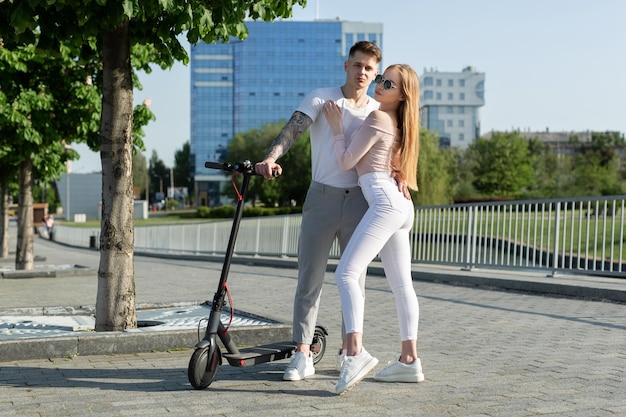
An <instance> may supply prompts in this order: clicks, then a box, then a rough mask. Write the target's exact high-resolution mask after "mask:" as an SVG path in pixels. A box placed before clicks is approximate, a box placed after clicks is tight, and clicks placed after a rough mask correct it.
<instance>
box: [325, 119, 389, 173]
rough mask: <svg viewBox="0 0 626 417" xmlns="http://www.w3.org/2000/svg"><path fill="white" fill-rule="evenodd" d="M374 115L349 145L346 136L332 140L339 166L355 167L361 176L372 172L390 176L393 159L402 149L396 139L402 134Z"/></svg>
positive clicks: (360, 128) (358, 130) (364, 123)
mask: <svg viewBox="0 0 626 417" xmlns="http://www.w3.org/2000/svg"><path fill="white" fill-rule="evenodd" d="M374 114H375V113H372V114H370V115H369V116H367V118H366V119H365V121H364V122H363V124H362V125H361V126H360V127H359V128H358V129H357V130H356V131H355V132H354V134H353V135H352V137H351V138H350V143H349V144H347V143H346V138H345V136H344V135H337V136H335V137H334V139H333V143H334V146H335V153H336V154H337V161H338V162H339V166H341V168H342V169H352V168H354V167H355V166H356V172H357V174H358V175H359V176H361V175H363V174H367V173H370V172H391V171H392V169H391V160H392V157H391V155H392V154H393V152H394V149H398V148H399V144H398V143H397V142H398V139H397V138H398V136H399V133H400V131H399V130H398V129H397V128H396V127H395V126H392V125H391V124H390V123H389V121H383V120H379V119H376V118H375V115H374ZM394 145H395V147H394Z"/></svg>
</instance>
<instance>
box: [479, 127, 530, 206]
mask: <svg viewBox="0 0 626 417" xmlns="http://www.w3.org/2000/svg"><path fill="white" fill-rule="evenodd" d="M468 151H469V157H470V158H472V159H473V164H472V173H473V175H474V181H473V185H474V187H476V189H477V190H478V191H479V192H481V193H483V194H485V195H487V196H490V197H512V196H515V195H517V194H519V193H520V192H522V191H523V190H524V189H525V188H526V187H528V186H530V185H531V184H532V181H533V158H532V156H531V155H530V154H529V150H528V144H527V141H526V140H525V139H523V138H522V137H521V136H520V135H519V133H518V132H512V133H508V132H496V133H494V134H493V136H492V137H491V138H490V139H485V138H478V139H476V140H475V141H474V142H473V143H472V144H471V145H470V146H469V148H468Z"/></svg>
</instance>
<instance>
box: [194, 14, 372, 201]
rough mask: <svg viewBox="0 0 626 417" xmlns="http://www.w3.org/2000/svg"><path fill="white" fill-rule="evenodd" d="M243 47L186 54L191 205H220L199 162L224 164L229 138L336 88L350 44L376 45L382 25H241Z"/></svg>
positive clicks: (217, 183) (211, 173)
mask: <svg viewBox="0 0 626 417" xmlns="http://www.w3.org/2000/svg"><path fill="white" fill-rule="evenodd" d="M246 26H247V27H248V31H249V35H248V38H246V39H245V40H243V41H240V40H238V39H232V40H231V42H229V43H218V44H206V43H199V44H197V45H195V46H192V49H191V140H190V146H191V165H192V168H191V169H192V171H193V172H192V173H191V174H192V175H193V178H194V182H195V190H196V195H195V201H196V204H197V205H199V206H200V205H211V206H212V205H217V204H219V194H220V188H221V186H222V184H223V183H224V182H225V179H224V176H223V174H222V173H221V172H219V171H216V170H209V169H206V168H204V163H205V161H223V160H224V158H227V155H226V149H227V147H228V143H229V142H230V141H231V139H232V138H233V136H234V135H235V134H236V133H239V132H245V131H248V130H250V129H256V128H259V127H261V126H263V125H265V124H267V123H272V122H278V121H287V120H288V119H289V118H290V117H291V114H292V113H293V111H294V110H295V109H296V107H297V106H298V105H299V104H300V102H301V101H302V99H303V98H304V97H305V96H306V94H308V93H309V92H310V91H311V90H313V89H315V88H318V87H329V86H341V85H343V83H344V82H345V79H346V74H345V72H344V70H343V63H344V62H345V61H346V59H347V56H348V52H349V50H350V47H351V46H352V45H354V43H355V42H358V41H361V40H369V41H372V42H375V43H376V44H377V45H380V46H382V30H383V28H382V24H381V23H361V22H344V21H339V20H332V21H325V20H317V21H313V22H298V21H277V22H274V23H266V22H256V21H250V22H246Z"/></svg>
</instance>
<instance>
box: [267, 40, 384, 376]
mask: <svg viewBox="0 0 626 417" xmlns="http://www.w3.org/2000/svg"><path fill="white" fill-rule="evenodd" d="M381 61H382V53H381V51H380V48H378V46H376V44H374V43H372V42H367V41H361V42H357V43H356V44H355V45H354V46H352V48H351V49H350V53H349V56H348V60H347V61H346V62H345V63H344V70H345V72H346V82H345V84H344V85H343V86H341V87H333V88H320V89H317V90H314V91H312V92H311V93H310V94H309V95H308V96H307V97H305V99H304V100H303V101H302V103H301V104H300V106H299V107H298V108H297V109H296V111H295V112H294V113H293V115H292V116H291V119H290V120H289V121H288V122H287V124H286V125H285V126H284V127H283V129H282V130H281V132H280V133H279V135H278V137H277V138H276V139H275V140H274V142H273V143H272V145H271V146H270V148H269V150H268V152H267V155H266V157H265V159H264V160H263V161H262V162H259V163H258V164H257V165H256V172H257V173H258V174H261V175H263V176H264V177H265V178H268V179H269V178H272V177H273V172H277V173H278V174H280V173H282V168H281V167H280V165H278V164H277V163H276V161H277V160H278V158H280V157H281V156H282V155H284V154H285V153H287V151H288V150H289V148H290V147H291V145H293V143H294V142H295V141H296V139H297V138H298V137H299V136H300V135H301V134H302V133H303V132H304V131H306V129H308V128H309V126H310V127H311V135H310V136H311V163H312V177H313V178H312V182H311V185H310V187H309V191H308V193H307V196H306V200H305V202H304V206H303V211H302V226H301V231H300V239H299V246H298V286H297V289H296V295H295V299H294V310H293V338H294V341H295V342H296V344H297V347H296V352H295V354H294V355H293V356H292V358H291V362H290V363H289V366H288V367H287V369H286V370H285V373H284V375H283V379H285V380H288V381H299V380H301V379H304V378H306V377H308V376H311V375H313V374H315V368H314V367H313V359H312V357H311V352H310V345H311V342H312V341H313V333H314V332H315V325H316V321H317V314H318V309H319V302H320V296H321V292H322V284H323V280H324V274H325V272H326V265H327V263H328V256H329V252H330V249H331V246H332V244H333V242H334V240H335V238H337V239H338V241H339V247H340V249H341V251H343V249H344V248H345V247H346V245H347V244H348V241H349V240H350V236H351V235H352V232H353V231H354V229H355V228H356V226H357V224H358V223H359V221H360V220H361V218H362V217H363V214H364V213H365V212H366V211H367V202H366V201H365V199H364V197H363V194H362V192H361V189H360V187H359V186H358V183H357V175H356V172H355V171H354V170H349V171H344V170H342V169H341V167H340V166H339V164H338V163H337V158H336V157H335V150H334V148H333V132H332V129H331V127H330V125H329V124H328V121H327V120H326V117H324V113H323V109H324V104H325V103H326V102H327V101H329V100H332V101H334V102H335V103H337V104H338V105H339V106H341V108H342V110H343V129H344V132H345V133H346V136H349V135H350V134H352V132H354V131H355V130H356V129H357V128H358V127H359V126H360V125H361V123H362V122H363V120H364V119H365V117H367V115H368V114H369V113H370V112H371V111H373V110H376V109H378V103H377V102H376V101H375V100H374V99H372V98H371V97H369V96H368V95H367V89H368V87H369V85H370V83H371V82H372V81H373V80H374V78H375V77H376V75H378V69H379V66H380V62H381ZM360 285H361V292H362V293H363V294H364V288H365V274H363V276H362V277H361V280H360ZM344 349H345V345H344V346H342V351H341V352H340V353H339V356H338V361H341V360H342V358H343V357H344V356H345V350H344Z"/></svg>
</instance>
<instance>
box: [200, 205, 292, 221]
mask: <svg viewBox="0 0 626 417" xmlns="http://www.w3.org/2000/svg"><path fill="white" fill-rule="evenodd" d="M297 213H302V207H276V208H274V207H246V208H244V210H243V217H260V216H277V215H281V214H297ZM234 216H235V207H234V206H219V207H207V206H201V207H198V208H197V209H196V217H199V218H201V219H232V218H233V217H234Z"/></svg>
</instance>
